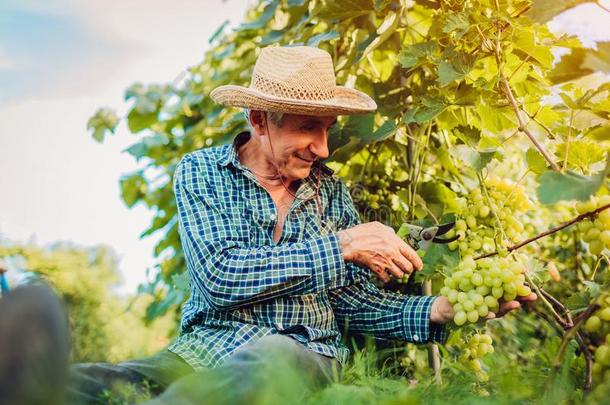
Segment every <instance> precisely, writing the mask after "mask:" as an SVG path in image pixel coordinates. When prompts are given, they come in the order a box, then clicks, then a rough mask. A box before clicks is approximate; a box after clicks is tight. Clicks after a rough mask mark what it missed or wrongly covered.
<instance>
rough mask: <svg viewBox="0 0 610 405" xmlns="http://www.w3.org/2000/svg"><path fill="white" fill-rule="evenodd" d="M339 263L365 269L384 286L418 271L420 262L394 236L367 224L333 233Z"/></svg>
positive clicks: (386, 228)
mask: <svg viewBox="0 0 610 405" xmlns="http://www.w3.org/2000/svg"><path fill="white" fill-rule="evenodd" d="M337 236H338V237H339V244H340V245H341V253H342V255H343V260H345V261H348V262H353V263H356V264H358V265H361V266H364V267H367V268H369V269H371V271H373V272H374V273H375V274H376V275H377V277H379V279H381V280H382V281H383V282H384V283H387V282H388V281H390V277H389V275H390V274H391V275H392V276H394V277H396V278H402V277H403V276H404V275H405V274H411V273H412V272H413V270H414V269H415V270H421V269H422V267H423V265H424V264H423V262H422V260H421V258H420V257H419V256H418V255H417V253H416V252H415V251H414V250H413V248H411V246H409V245H408V244H407V243H406V242H405V241H403V240H402V239H401V238H399V237H398V236H396V232H394V230H393V229H392V228H390V227H389V226H386V225H384V224H382V223H380V222H376V221H375V222H368V223H366V224H360V225H356V226H354V227H352V228H348V229H344V230H342V231H339V232H338V233H337Z"/></svg>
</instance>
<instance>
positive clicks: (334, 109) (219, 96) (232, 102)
mask: <svg viewBox="0 0 610 405" xmlns="http://www.w3.org/2000/svg"><path fill="white" fill-rule="evenodd" d="M210 97H212V99H213V100H214V101H215V102H217V103H218V104H222V105H225V106H233V107H243V108H249V109H252V110H260V111H273V112H283V113H288V114H301V115H314V116H330V115H352V114H366V113H370V112H372V111H375V110H376V109H377V103H375V100H373V99H372V98H370V97H369V96H368V95H366V94H365V93H363V92H361V91H358V90H354V89H350V88H348V87H344V86H336V87H335V97H333V98H332V99H328V100H299V99H290V98H281V97H276V96H273V95H270V94H266V93H261V92H259V91H257V90H255V89H252V88H250V87H243V86H235V85H225V86H219V87H217V88H215V89H214V90H213V91H212V92H211V93H210Z"/></svg>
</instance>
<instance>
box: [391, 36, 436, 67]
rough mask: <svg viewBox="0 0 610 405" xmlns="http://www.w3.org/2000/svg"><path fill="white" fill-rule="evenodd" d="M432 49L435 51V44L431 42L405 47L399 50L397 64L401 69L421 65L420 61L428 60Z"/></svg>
mask: <svg viewBox="0 0 610 405" xmlns="http://www.w3.org/2000/svg"><path fill="white" fill-rule="evenodd" d="M434 49H436V44H435V43H434V42H432V41H428V42H420V43H417V44H413V45H407V46H406V47H403V48H402V49H401V50H400V53H399V54H398V62H400V64H401V66H402V67H403V68H405V69H410V68H412V67H413V66H416V65H418V64H419V63H421V62H422V59H430V57H431V56H432V53H433V52H434Z"/></svg>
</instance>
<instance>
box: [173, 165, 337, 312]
mask: <svg viewBox="0 0 610 405" xmlns="http://www.w3.org/2000/svg"><path fill="white" fill-rule="evenodd" d="M174 193H175V196H176V204H177V211H178V221H179V234H180V239H181V242H182V246H183V250H184V254H185V259H186V264H187V269H188V272H189V275H190V277H191V280H192V282H193V284H194V286H195V287H196V288H197V289H199V291H200V292H201V294H202V296H203V297H204V299H205V301H206V304H207V305H209V306H210V308H212V309H215V310H233V309H236V308H239V307H241V306H245V305H250V304H253V303H256V302H261V301H264V300H269V299H273V298H275V297H278V296H282V295H299V294H309V293H317V292H321V291H324V290H327V289H332V288H337V287H341V286H344V285H345V279H346V277H345V271H346V266H345V262H344V261H343V259H342V256H341V250H340V247H339V241H338V239H337V235H336V234H335V233H331V234H327V235H324V236H320V237H318V238H315V239H312V240H308V241H304V242H299V243H285V244H282V245H278V246H262V247H249V246H248V241H246V240H243V239H242V238H241V237H240V236H239V234H238V232H236V224H235V223H234V221H233V219H232V218H231V217H230V216H229V215H227V213H226V212H224V211H223V209H222V208H221V207H220V205H219V203H218V198H217V195H215V192H214V190H213V188H212V187H210V184H208V183H207V182H206V179H205V174H204V171H203V170H202V167H201V162H199V161H197V160H196V159H195V158H193V157H192V156H191V155H186V156H185V157H184V158H183V159H182V160H181V162H180V163H179V164H178V166H177V167H176V171H175V174H174Z"/></svg>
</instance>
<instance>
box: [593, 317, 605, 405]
mask: <svg viewBox="0 0 610 405" xmlns="http://www.w3.org/2000/svg"><path fill="white" fill-rule="evenodd" d="M589 319H591V318H589ZM609 344H610V334H607V335H606V341H605V343H604V344H602V345H600V346H598V347H597V349H595V354H594V360H595V362H594V363H593V370H592V371H593V378H594V380H593V381H594V384H595V388H594V389H593V391H592V392H591V395H590V396H589V398H588V399H589V401H588V402H590V403H596V404H598V403H599V404H601V403H608V402H607V401H608V398H610V346H609Z"/></svg>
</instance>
